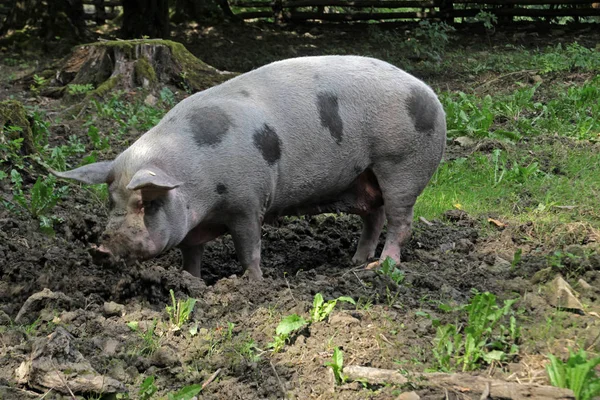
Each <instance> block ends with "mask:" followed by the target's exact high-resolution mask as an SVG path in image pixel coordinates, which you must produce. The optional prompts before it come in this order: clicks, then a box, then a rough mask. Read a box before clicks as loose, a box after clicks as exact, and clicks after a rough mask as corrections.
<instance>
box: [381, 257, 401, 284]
mask: <svg viewBox="0 0 600 400" xmlns="http://www.w3.org/2000/svg"><path fill="white" fill-rule="evenodd" d="M396 265H397V263H396V261H394V259H393V258H391V257H386V258H385V260H383V262H382V263H381V266H380V267H379V269H378V270H377V273H379V274H381V275H383V276H387V277H388V278H390V279H391V280H392V282H394V283H395V284H396V285H400V284H401V283H402V282H403V281H404V272H402V270H400V269H398V268H397V267H396Z"/></svg>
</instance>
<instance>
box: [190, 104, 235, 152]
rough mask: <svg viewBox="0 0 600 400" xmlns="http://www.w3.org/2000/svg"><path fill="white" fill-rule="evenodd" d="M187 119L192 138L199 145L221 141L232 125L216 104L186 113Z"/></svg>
mask: <svg viewBox="0 0 600 400" xmlns="http://www.w3.org/2000/svg"><path fill="white" fill-rule="evenodd" d="M187 120H188V123H189V127H190V130H191V132H192V134H193V135H194V140H195V141H196V144H197V145H198V146H200V147H202V146H216V145H218V144H219V143H221V142H222V141H223V139H224V138H225V135H226V134H227V131H228V130H229V128H230V127H231V125H232V123H231V119H230V118H229V116H228V115H227V114H226V113H225V111H223V110H222V109H221V108H219V107H216V106H208V107H203V108H200V109H199V110H197V111H196V112H194V113H190V114H188V116H187Z"/></svg>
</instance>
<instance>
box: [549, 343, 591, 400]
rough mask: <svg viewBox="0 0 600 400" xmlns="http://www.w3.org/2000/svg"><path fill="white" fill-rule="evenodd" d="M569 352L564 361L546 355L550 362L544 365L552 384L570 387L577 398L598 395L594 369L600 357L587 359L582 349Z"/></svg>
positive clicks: (582, 398) (584, 399) (589, 397)
mask: <svg viewBox="0 0 600 400" xmlns="http://www.w3.org/2000/svg"><path fill="white" fill-rule="evenodd" d="M569 353H570V355H569V359H568V360H567V362H566V363H565V362H563V361H561V360H559V359H558V358H557V357H555V356H554V355H552V354H549V355H548V358H549V359H550V364H549V365H547V366H546V372H547V373H548V377H549V378H550V383H551V384H552V386H556V387H560V388H568V389H571V390H572V391H573V393H574V394H575V398H576V399H577V400H591V399H593V398H594V397H595V396H598V395H600V377H598V375H597V373H596V370H595V368H596V366H597V365H600V357H596V358H592V359H591V360H588V359H587V354H586V352H585V351H584V350H583V349H581V350H579V352H578V353H573V352H572V351H569Z"/></svg>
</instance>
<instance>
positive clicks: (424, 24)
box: [406, 20, 455, 62]
mask: <svg viewBox="0 0 600 400" xmlns="http://www.w3.org/2000/svg"><path fill="white" fill-rule="evenodd" d="M454 31H455V29H454V28H453V27H452V26H450V25H448V24H446V23H445V22H441V23H439V22H434V23H431V22H429V21H426V20H423V21H421V22H419V26H418V27H417V28H416V29H415V30H414V31H413V35H414V39H415V40H409V41H407V42H406V44H407V47H408V49H410V50H412V52H413V53H414V54H415V55H416V56H417V57H422V56H425V57H426V58H429V59H431V60H433V61H438V62H439V61H441V59H442V57H443V55H444V54H445V52H446V47H447V45H448V44H449V42H450V36H449V35H450V33H452V32H454Z"/></svg>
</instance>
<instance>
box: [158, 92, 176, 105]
mask: <svg viewBox="0 0 600 400" xmlns="http://www.w3.org/2000/svg"><path fill="white" fill-rule="evenodd" d="M160 100H161V101H162V102H163V103H165V104H166V105H167V106H169V107H173V106H174V105H175V95H174V94H173V92H172V91H171V89H169V88H168V87H164V88H162V89H161V90H160Z"/></svg>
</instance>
